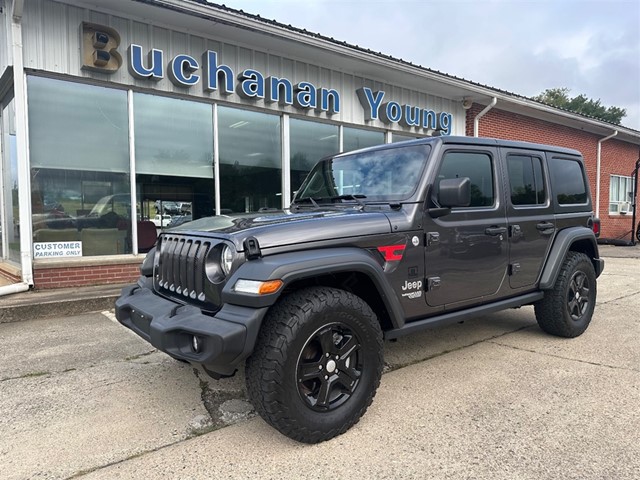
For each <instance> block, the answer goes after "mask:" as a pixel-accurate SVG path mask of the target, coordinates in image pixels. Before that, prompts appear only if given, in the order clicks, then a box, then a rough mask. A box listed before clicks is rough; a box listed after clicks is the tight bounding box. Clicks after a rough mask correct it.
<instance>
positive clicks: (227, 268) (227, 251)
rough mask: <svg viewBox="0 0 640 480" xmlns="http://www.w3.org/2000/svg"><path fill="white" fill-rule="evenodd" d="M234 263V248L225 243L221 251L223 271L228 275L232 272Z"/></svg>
mask: <svg viewBox="0 0 640 480" xmlns="http://www.w3.org/2000/svg"><path fill="white" fill-rule="evenodd" d="M232 265H233V250H232V249H231V247H229V245H225V246H224V247H222V251H221V252H220V268H222V273H224V276H225V277H226V276H227V275H229V273H230V272H231V266H232Z"/></svg>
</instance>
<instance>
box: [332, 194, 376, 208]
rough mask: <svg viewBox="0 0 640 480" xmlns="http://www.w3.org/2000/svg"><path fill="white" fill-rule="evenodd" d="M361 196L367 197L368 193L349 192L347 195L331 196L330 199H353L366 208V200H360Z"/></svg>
mask: <svg viewBox="0 0 640 480" xmlns="http://www.w3.org/2000/svg"><path fill="white" fill-rule="evenodd" d="M361 198H367V196H366V195H362V194H359V193H357V194H355V195H354V194H351V193H349V194H347V195H336V196H335V197H329V200H331V201H334V200H353V201H354V202H356V203H357V204H358V205H359V206H360V208H361V209H362V208H364V207H365V204H364V202H362V201H360V199H361Z"/></svg>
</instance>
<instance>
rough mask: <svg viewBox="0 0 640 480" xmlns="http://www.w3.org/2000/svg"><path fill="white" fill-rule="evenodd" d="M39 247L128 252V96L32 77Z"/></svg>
mask: <svg viewBox="0 0 640 480" xmlns="http://www.w3.org/2000/svg"><path fill="white" fill-rule="evenodd" d="M27 88H28V102H29V104H28V108H29V150H30V162H31V202H32V212H33V217H32V222H33V240H34V242H58V241H81V242H82V255H83V256H93V255H113V254H121V253H129V252H131V207H130V204H131V202H130V200H127V196H128V195H129V191H130V186H129V185H130V183H129V141H128V138H129V137H128V117H127V94H126V92H124V91H120V90H115V89H109V88H103V87H96V86H92V85H83V84H78V83H71V82H64V81H60V80H52V79H48V78H40V77H33V76H29V77H28V80H27Z"/></svg>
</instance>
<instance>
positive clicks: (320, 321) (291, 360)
mask: <svg viewBox="0 0 640 480" xmlns="http://www.w3.org/2000/svg"><path fill="white" fill-rule="evenodd" d="M383 363H384V362H383V343H382V330H381V328H380V324H379V323H378V320H377V318H376V315H375V314H374V313H373V311H372V310H371V308H370V307H369V305H367V304H366V303H365V302H364V301H363V300H362V299H360V298H359V297H357V296H355V295H353V294H351V293H349V292H346V291H343V290H338V289H335V288H329V287H313V288H307V289H304V290H300V291H297V292H294V293H291V294H289V295H288V296H286V297H284V298H282V299H281V300H280V301H279V302H278V304H276V305H275V306H274V307H273V308H272V309H271V310H270V312H269V314H268V315H267V318H266V319H265V321H264V324H263V326H262V330H261V332H260V336H259V338H258V342H257V344H256V348H255V350H254V353H253V354H252V356H251V357H249V359H248V360H247V366H246V379H247V391H248V393H249V398H250V400H251V402H252V403H253V405H254V407H255V409H256V411H257V412H258V413H259V414H260V416H261V417H262V418H263V419H264V420H265V421H266V422H267V423H269V424H270V425H272V426H273V427H274V428H276V429H277V430H278V431H280V432H281V433H283V434H284V435H286V436H288V437H290V438H292V439H294V440H298V441H300V442H305V443H318V442H322V441H325V440H328V439H330V438H333V437H335V436H337V435H340V434H342V433H344V432H346V431H347V430H348V429H349V428H350V427H352V426H353V425H354V424H356V423H357V422H358V421H359V420H360V417H361V416H362V415H363V414H364V412H365V411H366V410H367V407H368V406H369V405H370V404H371V402H372V401H373V397H374V396H375V393H376V390H377V388H378V385H379V384H380V377H381V375H382V367H383Z"/></svg>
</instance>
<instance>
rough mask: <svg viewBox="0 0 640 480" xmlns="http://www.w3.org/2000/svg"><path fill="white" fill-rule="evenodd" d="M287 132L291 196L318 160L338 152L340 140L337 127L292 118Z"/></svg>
mask: <svg viewBox="0 0 640 480" xmlns="http://www.w3.org/2000/svg"><path fill="white" fill-rule="evenodd" d="M289 131H290V134H289V136H290V139H291V140H290V145H291V149H290V152H291V192H292V195H293V193H294V192H295V191H296V190H298V188H300V185H302V181H303V180H304V179H305V177H306V176H307V173H309V172H310V171H311V169H312V168H313V166H314V165H315V164H316V163H317V162H318V160H320V159H322V158H324V157H326V156H328V155H333V154H336V153H338V152H339V150H340V142H339V140H340V139H339V138H338V127H337V125H329V124H326V123H320V122H311V121H308V120H298V119H295V118H292V119H291V121H290V123H289Z"/></svg>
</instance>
